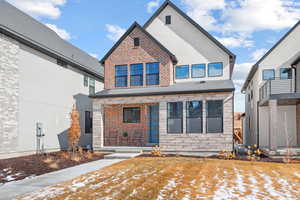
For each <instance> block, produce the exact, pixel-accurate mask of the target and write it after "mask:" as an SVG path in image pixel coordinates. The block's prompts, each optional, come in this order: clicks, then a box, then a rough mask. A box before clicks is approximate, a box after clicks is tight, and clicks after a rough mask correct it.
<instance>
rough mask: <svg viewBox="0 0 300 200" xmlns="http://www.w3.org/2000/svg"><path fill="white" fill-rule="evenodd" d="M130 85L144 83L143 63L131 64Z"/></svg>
mask: <svg viewBox="0 0 300 200" xmlns="http://www.w3.org/2000/svg"><path fill="white" fill-rule="evenodd" d="M130 85H131V86H141V85H143V64H132V65H130Z"/></svg>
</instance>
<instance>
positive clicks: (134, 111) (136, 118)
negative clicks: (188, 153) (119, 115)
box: [123, 107, 141, 123]
mask: <svg viewBox="0 0 300 200" xmlns="http://www.w3.org/2000/svg"><path fill="white" fill-rule="evenodd" d="M140 121H141V108H139V107H137V108H123V123H140Z"/></svg>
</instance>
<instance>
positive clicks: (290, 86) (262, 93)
mask: <svg viewBox="0 0 300 200" xmlns="http://www.w3.org/2000/svg"><path fill="white" fill-rule="evenodd" d="M294 92H295V84H294V80H293V79H280V78H275V79H273V80H267V81H266V82H265V83H264V84H263V85H262V86H261V87H260V88H259V100H263V99H266V98H268V97H269V96H270V95H272V94H287V93H294Z"/></svg>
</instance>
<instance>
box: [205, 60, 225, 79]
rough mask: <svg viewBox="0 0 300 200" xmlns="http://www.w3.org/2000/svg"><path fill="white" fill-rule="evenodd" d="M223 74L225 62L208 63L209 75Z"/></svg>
mask: <svg viewBox="0 0 300 200" xmlns="http://www.w3.org/2000/svg"><path fill="white" fill-rule="evenodd" d="M222 75H223V63H221V62H219V63H209V64H208V76H209V77H217V76H222Z"/></svg>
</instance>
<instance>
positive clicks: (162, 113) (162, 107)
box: [159, 102, 167, 135]
mask: <svg viewBox="0 0 300 200" xmlns="http://www.w3.org/2000/svg"><path fill="white" fill-rule="evenodd" d="M161 134H167V102H160V103H159V135H161Z"/></svg>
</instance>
